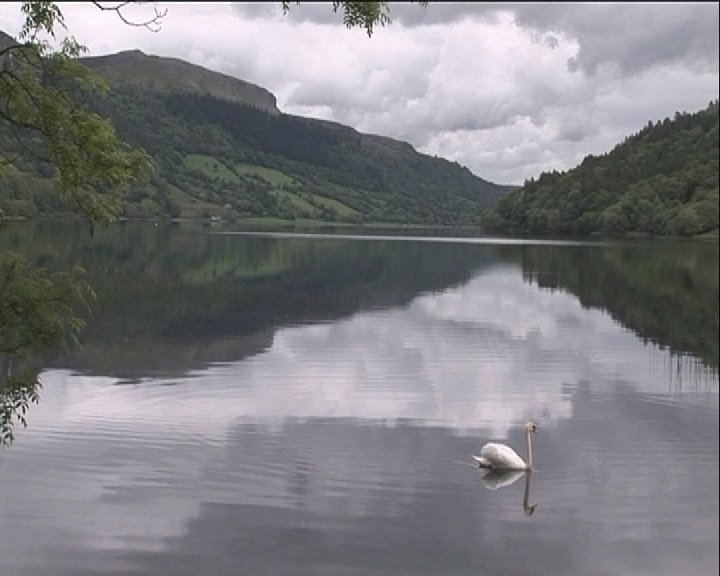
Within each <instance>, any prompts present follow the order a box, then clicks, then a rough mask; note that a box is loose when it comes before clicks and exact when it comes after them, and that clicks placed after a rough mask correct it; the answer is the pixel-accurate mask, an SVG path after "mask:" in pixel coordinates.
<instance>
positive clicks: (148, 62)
mask: <svg viewBox="0 0 720 576" xmlns="http://www.w3.org/2000/svg"><path fill="white" fill-rule="evenodd" d="M82 61H83V63H84V64H85V65H86V66H88V67H90V68H91V69H93V70H94V71H95V72H97V73H98V74H99V75H100V76H101V77H103V78H104V79H105V80H106V81H107V82H108V84H109V86H110V90H109V93H108V95H107V96H106V97H105V98H104V99H98V98H95V99H91V100H89V101H88V102H87V104H88V105H89V106H90V107H91V109H93V110H95V111H96V112H97V113H98V114H100V115H101V116H104V117H108V118H110V119H111V120H112V122H113V124H114V126H115V129H116V130H117V133H118V134H119V136H120V137H121V138H122V139H124V140H126V141H127V142H129V143H131V144H133V145H135V146H139V147H142V148H144V149H145V150H146V151H147V152H148V153H149V154H150V156H151V157H152V159H153V163H154V174H153V176H152V178H151V180H150V182H146V183H143V184H142V185H138V186H136V187H135V188H133V189H131V190H129V191H127V192H126V193H125V194H124V196H123V197H122V198H121V199H120V201H121V204H122V209H123V216H125V217H131V218H135V217H161V218H162V217H178V216H182V217H215V218H217V217H221V218H223V219H230V220H233V219H237V218H251V217H254V218H257V217H260V218H275V219H277V218H280V219H284V220H299V219H310V220H321V221H334V222H351V223H370V222H389V223H412V224H425V225H478V224H479V222H480V214H481V213H482V211H483V210H484V209H485V208H487V207H489V206H491V205H492V204H494V203H495V202H496V201H497V200H498V198H500V197H501V196H503V195H504V194H506V193H508V192H509V191H510V190H512V189H513V188H511V187H505V186H499V185H496V184H493V183H490V182H487V181H485V180H482V179H481V178H478V177H477V176H475V175H473V174H472V173H471V172H470V171H469V170H468V169H467V168H465V167H463V166H460V165H459V164H457V163H455V162H449V161H447V160H445V159H442V158H437V157H430V156H427V155H423V154H420V153H418V152H416V151H415V150H414V149H413V148H412V147H411V146H410V145H409V144H407V143H404V142H399V141H395V140H392V139H389V138H383V137H380V136H372V135H366V134H361V133H359V132H357V131H355V130H353V129H351V128H349V127H346V126H342V125H340V124H337V123H332V122H326V121H320V120H314V119H309V118H302V117H297V116H291V115H288V114H282V113H280V112H279V111H278V109H277V107H276V105H275V98H274V96H273V95H272V94H271V93H270V92H268V91H267V90H265V89H263V88H260V87H258V86H255V85H252V84H249V83H247V82H243V81H241V80H237V79H234V78H230V77H228V76H224V75H222V74H218V73H215V72H211V71H209V70H206V69H203V68H201V67H199V66H194V65H191V64H188V63H186V62H182V61H180V60H175V59H169V58H159V57H156V56H147V55H145V54H143V53H142V52H139V51H131V52H124V53H120V54H115V55H112V56H103V57H99V58H86V59H83V60H82ZM27 148H28V147H27V146H25V144H24V143H18V139H17V138H15V134H14V133H13V132H11V131H10V129H9V128H8V126H6V125H5V126H3V125H2V124H0V156H4V157H5V158H9V159H10V161H11V165H10V166H9V167H6V169H5V170H4V171H3V172H2V173H0V210H2V211H3V212H4V213H5V215H6V217H13V216H15V217H31V218H32V217H36V216H39V215H56V214H58V213H59V212H61V211H62V210H63V207H62V206H61V205H60V204H59V203H58V201H57V199H56V198H55V197H54V195H53V194H52V188H53V184H52V176H53V169H52V167H51V166H49V165H47V164H45V163H43V162H42V161H41V160H39V159H38V156H37V155H29V154H27V153H26V150H27Z"/></svg>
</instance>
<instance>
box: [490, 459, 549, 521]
mask: <svg viewBox="0 0 720 576" xmlns="http://www.w3.org/2000/svg"><path fill="white" fill-rule="evenodd" d="M521 476H525V494H524V495H523V505H522V506H523V512H525V516H532V515H533V513H534V512H535V508H537V504H530V484H531V481H532V470H527V471H526V470H490V471H489V472H487V473H485V475H484V476H483V477H482V483H483V485H484V486H485V488H487V489H488V490H497V489H498V488H504V487H505V486H510V485H511V484H514V483H515V482H517V481H518V480H519V479H520V477H521Z"/></svg>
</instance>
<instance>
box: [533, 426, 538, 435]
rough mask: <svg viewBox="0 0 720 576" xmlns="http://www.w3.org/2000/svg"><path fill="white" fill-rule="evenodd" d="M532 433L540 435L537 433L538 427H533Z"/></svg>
mask: <svg viewBox="0 0 720 576" xmlns="http://www.w3.org/2000/svg"><path fill="white" fill-rule="evenodd" d="M532 432H533V434H537V433H538V431H537V426H533V427H532Z"/></svg>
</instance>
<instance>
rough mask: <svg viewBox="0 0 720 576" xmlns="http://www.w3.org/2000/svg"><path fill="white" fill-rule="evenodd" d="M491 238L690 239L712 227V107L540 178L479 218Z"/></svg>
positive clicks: (650, 125)
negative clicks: (600, 236) (640, 236)
mask: <svg viewBox="0 0 720 576" xmlns="http://www.w3.org/2000/svg"><path fill="white" fill-rule="evenodd" d="M483 225H484V227H485V228H486V229H487V230H489V231H493V232H503V233H512V234H527V235H541V234H543V235H569V234H577V235H582V234H604V235H615V234H627V233H634V232H636V233H646V234H652V235H665V234H669V235H680V236H691V235H696V234H702V233H705V232H710V231H713V230H717V228H718V101H717V100H716V101H714V102H710V104H709V105H708V107H707V108H706V109H705V110H701V111H699V112H697V113H695V114H688V113H676V114H675V117H674V118H673V119H670V118H666V119H665V120H663V121H662V122H660V121H658V122H656V123H655V124H653V123H652V122H649V123H648V125H647V126H646V127H645V128H643V129H642V130H641V131H640V132H638V133H637V134H635V135H634V136H631V137H629V138H627V139H626V140H625V141H624V142H622V143H621V144H619V145H618V146H616V147H615V148H614V149H613V150H612V151H611V152H609V153H608V154H605V155H603V156H597V157H596V156H588V157H586V158H585V159H584V161H583V162H582V164H581V165H580V166H578V167H577V168H574V169H573V170H569V171H568V172H560V173H558V172H551V173H543V174H542V175H540V177H539V178H538V179H537V180H535V179H531V180H530V181H527V182H525V185H524V186H523V187H522V188H521V189H520V190H517V191H515V192H513V193H511V194H509V195H507V196H505V197H504V198H503V199H501V200H500V201H499V202H498V203H497V204H496V205H495V206H494V207H493V208H492V209H490V210H488V211H487V212H486V213H485V215H484V217H483Z"/></svg>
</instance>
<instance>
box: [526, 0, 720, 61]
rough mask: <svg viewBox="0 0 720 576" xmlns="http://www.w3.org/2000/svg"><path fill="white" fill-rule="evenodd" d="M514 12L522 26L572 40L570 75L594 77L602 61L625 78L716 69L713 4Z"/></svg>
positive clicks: (537, 7) (539, 7)
mask: <svg viewBox="0 0 720 576" xmlns="http://www.w3.org/2000/svg"><path fill="white" fill-rule="evenodd" d="M514 13H515V18H516V23H517V24H518V25H519V26H521V27H523V28H526V29H529V30H535V31H539V32H552V33H555V34H564V35H565V36H566V37H569V38H574V39H575V40H577V42H578V44H579V51H578V53H577V55H576V56H575V57H574V58H571V59H570V60H569V61H568V67H569V69H570V70H571V71H577V70H582V71H584V72H585V73H586V74H589V75H593V74H595V72H596V71H597V68H598V66H600V65H602V64H605V63H611V64H616V65H617V66H618V67H619V68H620V70H621V71H622V72H623V73H624V74H627V75H630V74H635V73H638V72H641V71H643V70H646V69H648V68H651V67H653V66H655V65H658V64H663V63H673V62H684V63H686V64H687V65H690V66H693V67H701V68H702V67H704V68H708V69H711V68H712V69H716V68H717V66H718V61H719V57H718V38H719V35H718V21H719V20H718V9H717V5H716V4H711V3H706V4H681V5H680V4H668V5H660V4H593V5H585V4H584V5H569V6H568V5H567V4H562V5H560V4H549V5H548V4H519V5H517V6H515V8H514Z"/></svg>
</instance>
